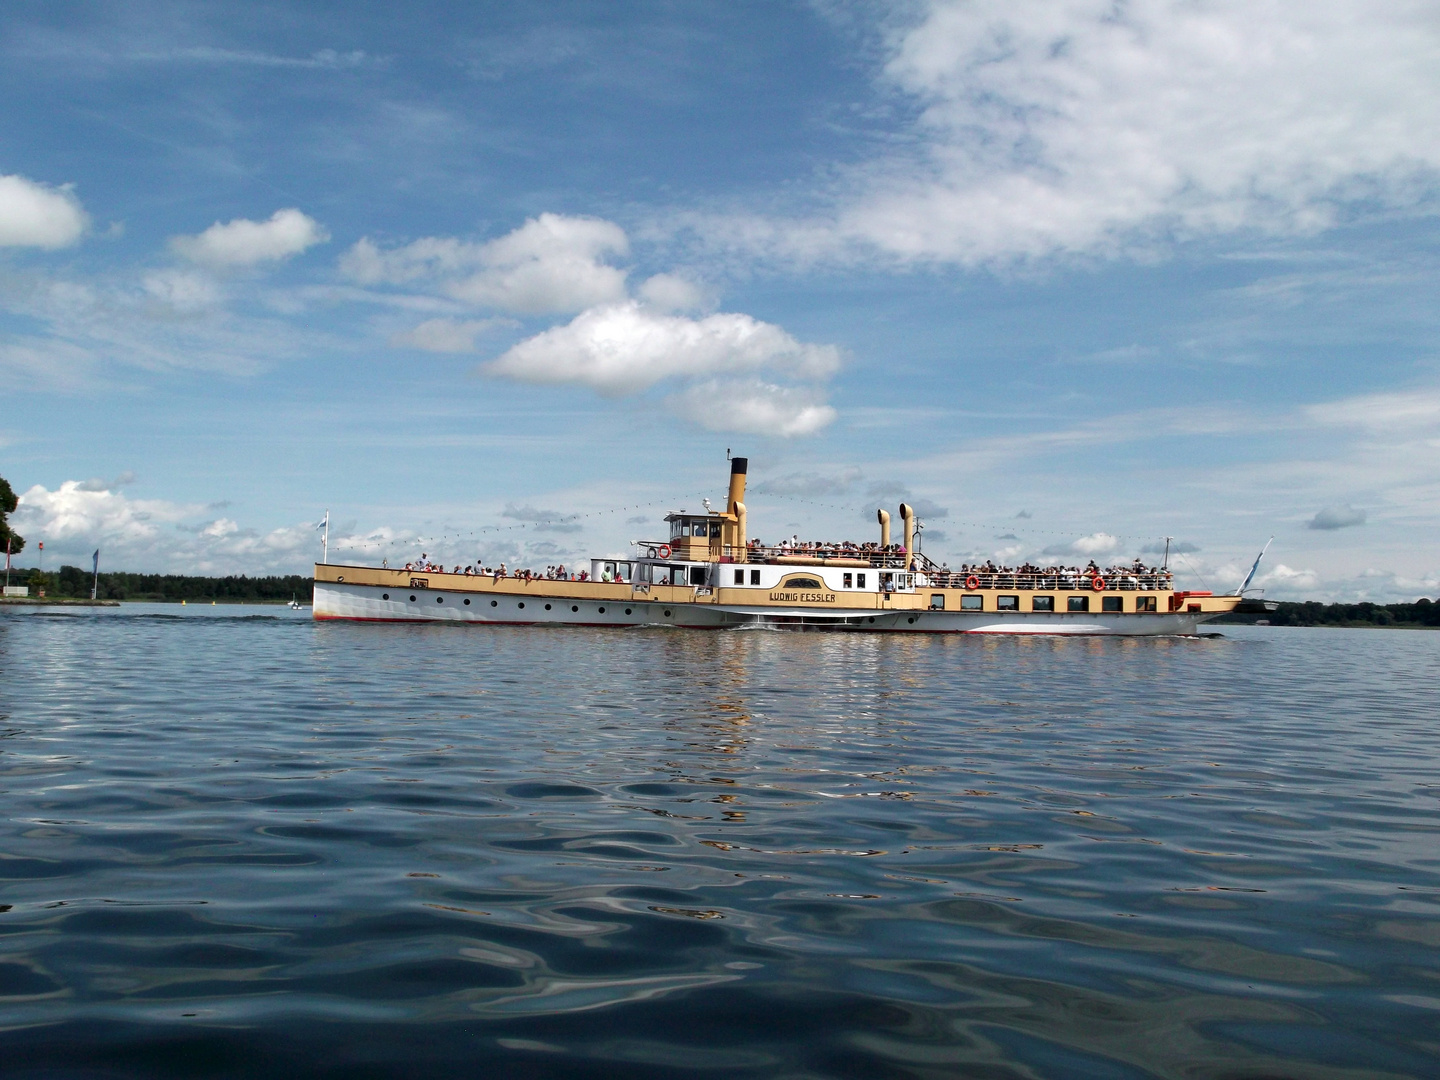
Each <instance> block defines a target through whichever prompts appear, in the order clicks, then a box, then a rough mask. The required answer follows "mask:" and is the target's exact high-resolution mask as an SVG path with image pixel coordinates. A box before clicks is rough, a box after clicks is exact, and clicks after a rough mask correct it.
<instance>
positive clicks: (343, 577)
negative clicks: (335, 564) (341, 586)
mask: <svg viewBox="0 0 1440 1080" xmlns="http://www.w3.org/2000/svg"><path fill="white" fill-rule="evenodd" d="M335 580H336V581H344V580H345V575H344V574H336V575H335Z"/></svg>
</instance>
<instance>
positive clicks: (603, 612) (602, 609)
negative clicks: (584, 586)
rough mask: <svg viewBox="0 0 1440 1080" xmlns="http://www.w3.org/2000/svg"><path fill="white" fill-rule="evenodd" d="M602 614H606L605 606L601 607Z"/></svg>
mask: <svg viewBox="0 0 1440 1080" xmlns="http://www.w3.org/2000/svg"><path fill="white" fill-rule="evenodd" d="M600 614H601V615H604V614H605V609H604V608H603V607H602V608H601V609H600Z"/></svg>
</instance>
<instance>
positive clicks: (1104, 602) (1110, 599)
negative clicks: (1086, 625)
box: [1100, 596, 1125, 611]
mask: <svg viewBox="0 0 1440 1080" xmlns="http://www.w3.org/2000/svg"><path fill="white" fill-rule="evenodd" d="M1100 610H1101V611H1124V610H1125V598H1124V597H1123V596H1102V597H1101V598H1100Z"/></svg>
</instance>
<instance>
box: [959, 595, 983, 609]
mask: <svg viewBox="0 0 1440 1080" xmlns="http://www.w3.org/2000/svg"><path fill="white" fill-rule="evenodd" d="M960 610H961V611H984V610H985V597H984V595H983V594H982V593H969V594H967V595H965V596H962V597H960Z"/></svg>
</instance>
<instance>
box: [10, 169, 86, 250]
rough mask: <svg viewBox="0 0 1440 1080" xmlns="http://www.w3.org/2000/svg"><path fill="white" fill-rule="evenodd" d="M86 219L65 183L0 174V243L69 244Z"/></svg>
mask: <svg viewBox="0 0 1440 1080" xmlns="http://www.w3.org/2000/svg"><path fill="white" fill-rule="evenodd" d="M89 223H90V219H89V218H88V217H87V216H86V214H85V210H84V208H83V207H82V206H81V205H80V200H79V199H77V198H76V197H75V194H74V193H73V192H72V191H71V190H70V189H69V188H68V187H50V186H49V185H48V184H41V183H37V182H36V181H34V180H27V179H26V178H25V177H23V176H13V175H12V176H0V247H37V248H50V249H54V248H63V247H69V246H70V245H71V244H73V243H75V242H76V241H77V240H79V239H80V237H81V236H83V235H84V234H85V229H86V227H87V226H88V225H89Z"/></svg>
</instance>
